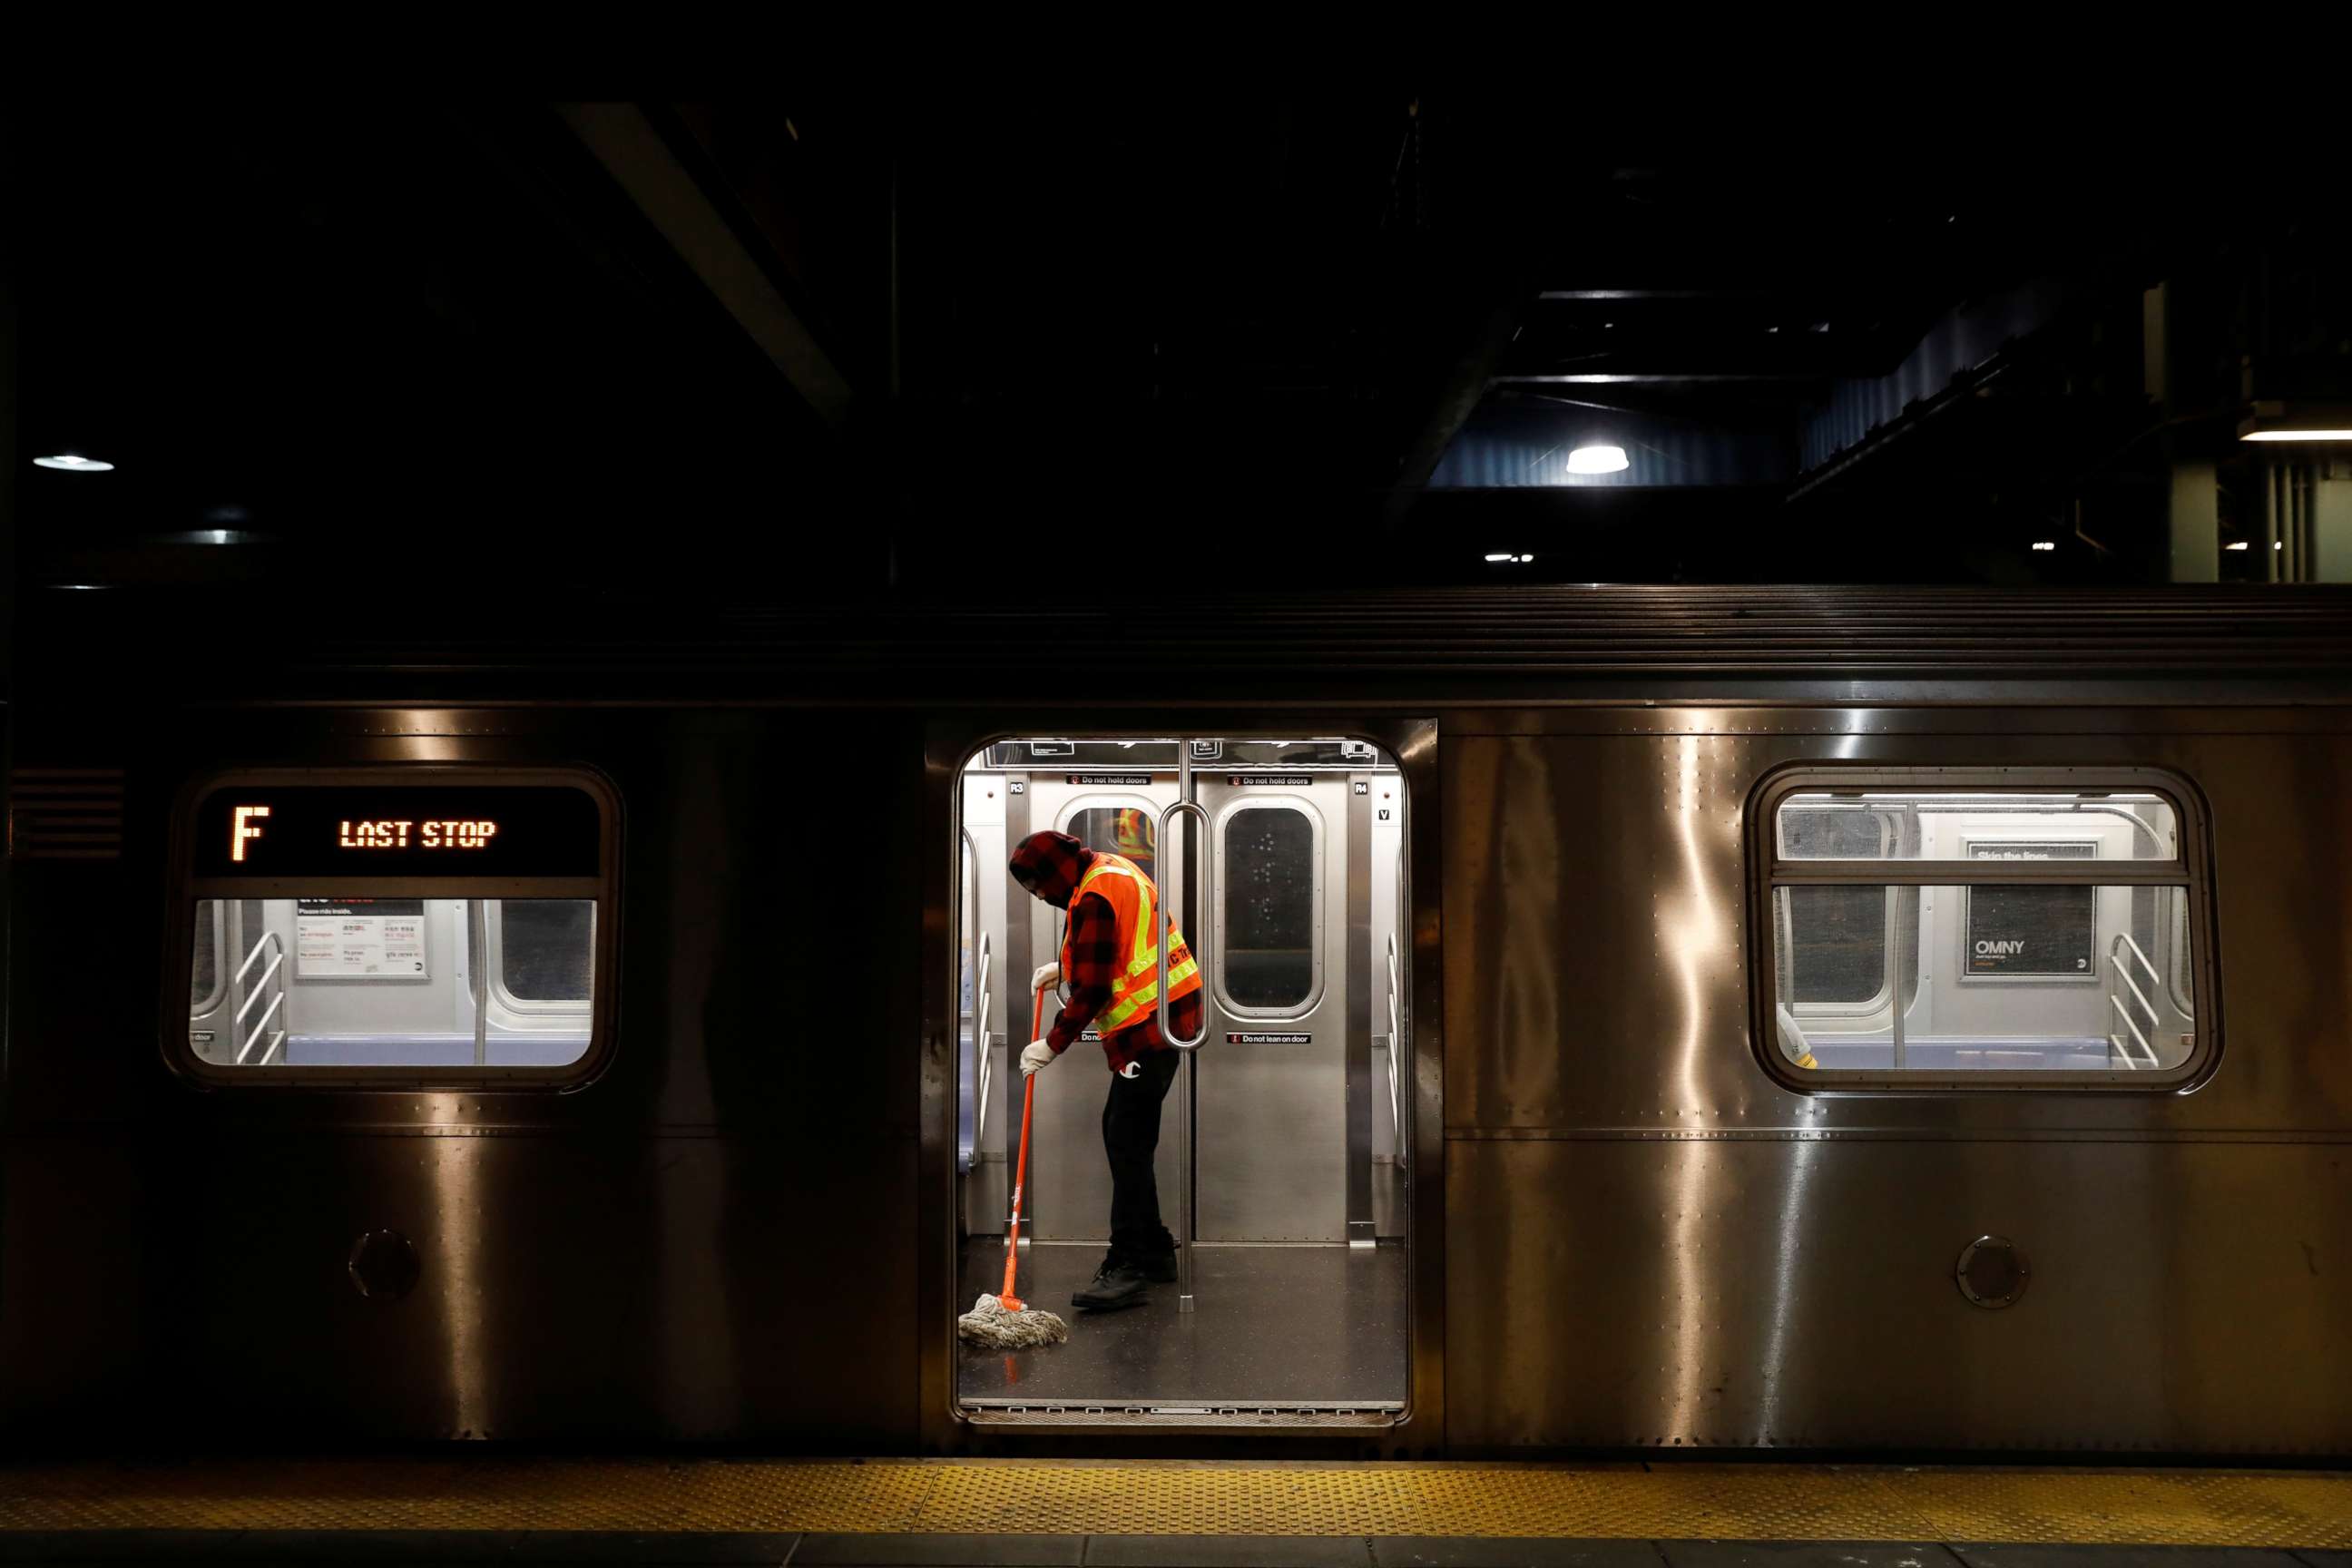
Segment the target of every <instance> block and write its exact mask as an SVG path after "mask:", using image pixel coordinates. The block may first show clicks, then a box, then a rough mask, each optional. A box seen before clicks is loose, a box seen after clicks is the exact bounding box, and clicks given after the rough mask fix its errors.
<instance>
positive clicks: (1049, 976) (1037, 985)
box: [1029, 963, 1062, 996]
mask: <svg viewBox="0 0 2352 1568" xmlns="http://www.w3.org/2000/svg"><path fill="white" fill-rule="evenodd" d="M1061 979H1062V966H1061V965H1060V964H1058V963H1048V964H1045V965H1043V966H1042V967H1040V968H1039V969H1038V971H1037V973H1034V974H1033V975H1031V976H1030V977H1029V994H1031V995H1032V996H1034V995H1035V994H1037V993H1038V992H1040V991H1043V990H1044V989H1045V987H1046V986H1048V985H1057V984H1061Z"/></svg>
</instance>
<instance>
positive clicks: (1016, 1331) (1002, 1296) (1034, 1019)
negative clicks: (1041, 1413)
mask: <svg viewBox="0 0 2352 1568" xmlns="http://www.w3.org/2000/svg"><path fill="white" fill-rule="evenodd" d="M1052 984H1053V982H1052V981H1050V980H1048V981H1046V982H1045V984H1042V985H1040V986H1038V987H1037V989H1036V992H1035V993H1034V998H1035V1000H1034V1005H1033V1006H1032V1008H1031V1010H1030V1015H1029V1034H1030V1036H1031V1037H1032V1038H1034V1037H1036V1036H1038V1035H1041V1034H1043V1033H1044V1032H1045V992H1046V990H1047V988H1048V987H1049V986H1051V985H1052ZM980 1027H981V1028H982V1029H985V1028H986V1021H985V1020H982V1023H981V1025H980ZM981 1048H982V1049H983V1050H985V1049H986V1048H987V1047H986V1046H985V1045H983V1046H982V1047H981ZM1036 1103H1037V1075H1036V1074H1035V1073H1028V1074H1024V1076H1023V1078H1022V1080H1021V1162H1020V1163H1019V1165H1018V1166H1016V1167H1015V1169H1014V1173H1013V1226H1012V1228H1011V1229H1009V1230H1007V1231H1006V1232H1005V1233H1004V1286H1003V1289H1002V1290H1000V1291H999V1292H998V1293H997V1294H995V1295H993V1296H991V1295H988V1294H986V1293H985V1292H983V1293H982V1296H981V1298H980V1300H978V1301H976V1302H974V1303H973V1304H972V1309H971V1311H969V1312H966V1313H965V1314H964V1315H963V1316H962V1317H961V1318H958V1319H957V1320H956V1332H957V1333H959V1334H961V1336H963V1338H964V1339H965V1340H966V1341H968V1342H971V1343H972V1344H976V1345H982V1346H986V1347H988V1348H990V1349H992V1350H1005V1351H1017V1350H1025V1349H1027V1348H1028V1347H1029V1346H1031V1345H1050V1344H1058V1343H1060V1342H1062V1341H1064V1340H1066V1339H1068V1338H1069V1337H1070V1326H1069V1325H1068V1324H1067V1323H1065V1322H1064V1321H1062V1320H1061V1319H1059V1318H1057V1317H1055V1316H1054V1314H1053V1313H1051V1312H1048V1311H1045V1310H1042V1309H1040V1308H1036V1307H1032V1306H1028V1305H1026V1304H1024V1302H1023V1301H1022V1300H1021V1298H1020V1297H1018V1296H1016V1295H1014V1294H1013V1272H1014V1270H1015V1269H1017V1268H1020V1266H1021V1189H1022V1188H1023V1187H1024V1186H1026V1185H1027V1184H1028V1182H1029V1111H1030V1110H1031V1108H1032V1107H1034V1105H1035V1104H1036Z"/></svg>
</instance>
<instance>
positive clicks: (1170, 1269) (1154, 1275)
mask: <svg viewBox="0 0 2352 1568" xmlns="http://www.w3.org/2000/svg"><path fill="white" fill-rule="evenodd" d="M1135 1266H1136V1267H1137V1268H1140V1269H1141V1270H1143V1277H1144V1278H1145V1279H1149V1280H1150V1281H1151V1282H1152V1283H1153V1284H1154V1285H1173V1284H1174V1283H1176V1249H1175V1248H1174V1247H1170V1248H1169V1249H1168V1250H1167V1251H1165V1252H1147V1253H1144V1254H1142V1255H1141V1256H1140V1257H1139V1258H1136V1260H1135Z"/></svg>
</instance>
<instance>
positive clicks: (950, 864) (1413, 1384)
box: [915, 710, 1445, 1458]
mask: <svg viewBox="0 0 2352 1568" xmlns="http://www.w3.org/2000/svg"><path fill="white" fill-rule="evenodd" d="M1170 733H1178V734H1182V735H1216V736H1224V737H1230V738H1236V739H1238V738H1253V739H1255V738H1263V739H1275V738H1278V737H1281V736H1288V735H1300V734H1321V735H1332V736H1342V737H1347V738H1350V739H1358V740H1363V741H1368V742H1371V743H1373V744H1374V745H1377V746H1379V747H1380V748H1381V750H1383V751H1384V752H1387V753H1388V754H1389V755H1390V756H1391V757H1392V758H1393V759H1395V762H1396V764H1397V771H1398V776H1399V777H1400V778H1401V779H1402V784H1403V792H1402V794H1403V798H1402V801H1401V803H1400V805H1401V806H1402V813H1403V815H1402V823H1403V837H1404V843H1405V872H1406V884H1405V887H1404V889H1402V893H1401V895H1400V908H1399V916H1398V924H1399V927H1400V928H1401V929H1402V930H1403V931H1406V932H1408V933H1409V934H1410V945H1411V949H1412V951H1411V954H1410V958H1409V961H1408V965H1407V967H1408V969H1409V971H1410V973H1409V977H1408V986H1407V989H1408V991H1409V993H1410V995H1409V1000H1408V1007H1409V1010H1410V1013H1411V1022H1410V1025H1409V1028H1410V1031H1411V1036H1412V1056H1411V1062H1412V1071H1411V1077H1410V1082H1411V1087H1410V1094H1411V1100H1412V1158H1411V1162H1410V1163H1411V1166H1412V1182H1411V1185H1410V1188H1409V1189H1408V1192H1409V1196H1408V1203H1409V1205H1410V1220H1409V1225H1408V1227H1407V1234H1408V1245H1409V1247H1410V1249H1411V1250H1410V1254H1409V1258H1410V1266H1409V1269H1408V1284H1407V1295H1406V1301H1407V1311H1408V1314H1409V1327H1408V1331H1407V1337H1406V1394H1405V1402H1404V1408H1403V1410H1402V1412H1401V1413H1400V1414H1399V1415H1398V1416H1397V1418H1396V1419H1395V1420H1394V1421H1393V1422H1391V1423H1389V1424H1386V1425H1383V1426H1369V1427H1368V1426H1363V1425H1361V1424H1349V1425H1340V1424H1339V1423H1337V1422H1335V1423H1334V1424H1332V1425H1328V1426H1326V1425H1321V1424H1318V1423H1316V1422H1313V1421H1307V1420H1299V1419H1296V1418H1290V1419H1284V1420H1281V1421H1279V1422H1276V1421H1272V1420H1269V1421H1267V1422H1265V1424H1263V1425H1259V1426H1242V1427H1240V1428H1238V1429H1237V1428H1236V1426H1235V1425H1234V1422H1233V1421H1231V1420H1225V1421H1215V1420H1204V1421H1203V1422H1202V1423H1200V1424H1197V1425H1196V1424H1192V1423H1189V1422H1184V1421H1172V1422H1169V1421H1155V1422H1153V1423H1152V1424H1150V1426H1136V1425H1133V1424H1129V1423H1124V1422H1115V1421H1112V1420H1108V1419H1107V1418H1106V1417H1104V1416H1103V1415H1092V1416H1089V1415H1086V1414H1085V1413H1083V1412H1079V1413H1073V1414H1072V1415H1069V1416H1067V1417H1066V1418H1063V1417H1056V1418H1054V1419H1051V1420H1039V1421H1036V1422H1034V1423H1030V1424H1022V1425H1001V1424H996V1423H991V1424H989V1425H987V1426H981V1425H978V1424H976V1423H974V1422H972V1421H971V1419H970V1418H969V1416H968V1415H966V1414H965V1413H964V1412H963V1411H962V1409H961V1406H960V1405H959V1400H958V1388H957V1365H958V1362H957V1344H956V1337H955V1318H956V1314H957V1313H958V1312H960V1311H961V1310H963V1307H964V1306H965V1305H969V1303H962V1304H959V1303H958V1302H957V1301H956V1300H955V1291H956V1288H957V1284H958V1280H957V1269H956V1262H957V1258H956V1254H957V1243H958V1235H957V1232H958V1223H957V1222H958V1215H959V1207H958V1205H957V1202H956V1176H957V1171H956V1154H957V1128H956V1113H957V1108H958V1099H959V1094H960V1088H959V1085H958V1082H957V1056H958V1049H959V1042H958V1031H959V1029H960V1027H961V1007H960V1004H959V999H958V996H959V993H958V984H959V981H958V972H957V959H958V954H957V951H956V945H955V944H956V932H955V929H954V928H955V919H954V911H955V910H956V909H957V907H958V905H959V902H960V900H961V857H962V842H963V840H962V836H961V799H962V796H961V777H962V773H963V768H964V764H965V763H966V761H967V759H969V758H970V757H971V756H972V755H973V753H975V752H977V751H979V750H980V749H981V748H982V747H983V746H986V745H989V744H991V743H992V742H997V741H1003V740H1013V739H1018V738H1020V737H1022V736H1024V735H1036V734H1052V735H1068V736H1072V737H1086V738H1104V739H1118V738H1126V737H1132V736H1135V735H1146V734H1170ZM1438 738H1439V731H1438V721H1437V720H1436V718H1435V717H1433V716H1425V717H1416V716H1402V717H1401V716H1398V715H1395V714H1393V713H1364V712H1349V711H1347V710H1330V711H1325V712H1318V713H1314V714H1312V715H1311V716H1309V717H1307V718H1300V717H1298V716H1296V715H1290V716H1286V720H1285V721H1284V722H1283V723H1282V724H1281V725H1280V726H1279V727H1278V728H1275V727H1270V726H1269V725H1268V723H1267V721H1266V718H1265V714H1264V712H1263V711H1255V712H1250V713H1225V712H1217V711H1205V710H1204V711H1199V712H1193V711H1187V712H1185V713H1184V714H1183V715H1181V717H1180V718H1174V719H1172V720H1171V715H1169V714H1166V713H1122V712H1099V711H1088V712H1082V713H1076V714H1074V713H1071V712H1066V711H1055V712H1049V713H1040V712H1035V711H1024V712H1013V711H1008V710H992V711H988V712H984V713H977V714H973V715H968V716H963V717H959V718H956V719H943V720H934V721H931V722H930V723H929V725H927V727H926V731H925V738H924V784H923V806H922V812H923V821H922V832H923V835H924V839H923V843H924V854H923V859H922V865H923V886H922V889H921V891H922V896H923V908H924V910H925V911H926V913H925V918H924V920H923V929H922V948H923V955H922V964H923V971H922V989H921V995H922V1005H923V1026H922V1034H921V1040H920V1046H919V1049H920V1051H921V1054H922V1071H921V1073H920V1075H919V1081H920V1086H921V1088H920V1094H921V1104H920V1105H919V1128H920V1134H919V1142H920V1151H919V1163H920V1174H921V1201H920V1205H919V1213H918V1216H917V1220H918V1237H919V1249H920V1253H919V1269H918V1279H919V1290H918V1308H919V1310H918V1311H917V1313H916V1317H915V1332H916V1334H917V1338H918V1342H919V1371H918V1379H919V1388H920V1391H921V1411H920V1421H921V1429H922V1436H923V1441H924V1444H925V1446H926V1447H929V1448H930V1449H932V1450H934V1451H940V1450H958V1451H971V1452H990V1451H993V1452H1008V1453H1024V1454H1041V1453H1045V1452H1052V1451H1063V1452H1087V1453H1100V1452H1102V1451H1103V1443H1104V1440H1105V1438H1106V1437H1107V1436H1109V1435H1110V1434H1112V1433H1114V1432H1115V1433H1117V1434H1118V1435H1119V1437H1120V1439H1121V1440H1122V1441H1126V1442H1131V1443H1133V1444H1135V1445H1136V1446H1137V1447H1139V1449H1140V1450H1141V1451H1145V1452H1150V1451H1154V1450H1158V1449H1163V1448H1164V1447H1166V1446H1167V1445H1168V1444H1170V1443H1171V1442H1172V1443H1179V1444H1181V1443H1183V1442H1187V1441H1192V1440H1197V1439H1198V1438H1199V1437H1201V1436H1205V1435H1209V1434H1212V1433H1213V1434H1216V1435H1218V1436H1224V1437H1232V1436H1239V1435H1242V1434H1243V1433H1244V1432H1245V1433H1246V1434H1247V1435H1248V1436H1252V1437H1255V1438H1262V1439H1275V1440H1279V1441H1281V1442H1282V1443H1283V1444H1284V1445H1285V1447H1286V1450H1287V1451H1290V1452H1293V1453H1296V1454H1299V1455H1302V1456H1303V1455H1304V1454H1305V1453H1307V1452H1314V1451H1320V1452H1328V1453H1337V1454H1344V1455H1349V1456H1353V1457H1365V1458H1370V1457H1403V1456H1405V1455H1408V1454H1413V1453H1429V1452H1433V1451H1437V1450H1439V1449H1441V1448H1442V1447H1443V1446H1444V1441H1445V1368H1444V1347H1445V1180H1444V1133H1445V1107H1444V1079H1445V1074H1444V1064H1445V1055H1444V947H1443V940H1442V939H1443V931H1442V921H1441V909H1440V903H1441V899H1442V893H1443V857H1442V854H1441V832H1442V823H1443V820H1444V818H1443V815H1442V810H1441V797H1440V789H1439V786H1440V770H1439V767H1438ZM1202 847H1203V848H1204V849H1207V850H1210V851H1211V852H1212V853H1213V848H1214V844H1213V839H1209V838H1206V837H1204V840H1203V845H1202Z"/></svg>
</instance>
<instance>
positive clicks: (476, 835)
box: [195, 784, 604, 877]
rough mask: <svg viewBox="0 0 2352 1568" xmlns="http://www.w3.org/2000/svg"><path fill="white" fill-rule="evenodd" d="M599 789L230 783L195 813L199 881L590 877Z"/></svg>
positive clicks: (599, 832)
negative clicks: (358, 874)
mask: <svg viewBox="0 0 2352 1568" xmlns="http://www.w3.org/2000/svg"><path fill="white" fill-rule="evenodd" d="M603 844H604V825H603V822H602V819H601V817H600V815H599V813H598V811H597V805H596V800H595V797H594V796H593V795H589V794H588V793H587V792H586V791H584V790H579V789H572V788H569V787H566V786H563V785H546V784H505V785H499V784H489V785H475V784H422V785H415V786H409V787H401V786H397V785H394V786H380V785H343V784H319V785H312V784H294V785H284V786H278V785H265V784H230V785H225V786H223V787H222V788H220V789H217V790H215V791H214V792H213V793H212V794H210V795H206V796H205V800H204V804H203V805H201V806H199V807H198V808H197V811H196V842H195V851H196V855H195V859H196V874H197V875H198V876H200V877H338V876H344V875H348V874H350V873H351V872H352V871H355V870H356V871H365V872H372V873H374V874H377V875H390V876H406V877H593V876H595V875H597V873H598V871H599V870H600V868H601V856H602V849H603Z"/></svg>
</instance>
